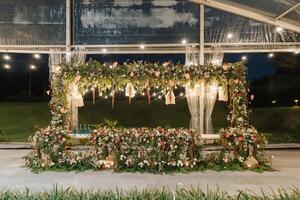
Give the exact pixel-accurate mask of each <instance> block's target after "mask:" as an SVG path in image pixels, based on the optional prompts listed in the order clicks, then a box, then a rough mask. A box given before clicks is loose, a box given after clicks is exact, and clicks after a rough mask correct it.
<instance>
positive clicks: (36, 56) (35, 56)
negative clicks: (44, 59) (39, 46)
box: [33, 53, 41, 59]
mask: <svg viewBox="0 0 300 200" xmlns="http://www.w3.org/2000/svg"><path fill="white" fill-rule="evenodd" d="M33 57H34V58H36V59H40V58H41V55H40V54H37V53H36V54H34V55H33Z"/></svg>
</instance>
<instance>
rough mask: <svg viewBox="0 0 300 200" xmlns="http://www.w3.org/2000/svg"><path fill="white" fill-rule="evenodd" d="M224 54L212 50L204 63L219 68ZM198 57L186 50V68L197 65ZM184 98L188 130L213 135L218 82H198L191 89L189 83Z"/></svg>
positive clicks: (216, 49) (218, 49)
mask: <svg viewBox="0 0 300 200" xmlns="http://www.w3.org/2000/svg"><path fill="white" fill-rule="evenodd" d="M223 56H224V54H223V53H222V52H221V49H220V48H217V47H216V48H214V52H213V53H212V54H209V55H208V57H206V63H211V64H213V67H221V66H222V62H223ZM197 58H198V56H197V54H195V53H189V52H188V48H187V53H186V61H185V64H186V67H188V66H190V65H192V64H196V63H198V60H197ZM185 91H186V98H187V103H188V107H189V111H190V114H191V120H190V129H194V130H195V131H197V132H198V133H199V134H213V133H214V128H213V123H212V113H213V110H214V107H215V103H216V100H217V96H218V82H217V81H212V82H209V83H205V81H204V80H203V81H201V80H200V81H199V83H197V84H195V85H194V86H193V87H192V86H191V84H190V83H187V84H186V85H185Z"/></svg>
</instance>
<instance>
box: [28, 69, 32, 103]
mask: <svg viewBox="0 0 300 200" xmlns="http://www.w3.org/2000/svg"><path fill="white" fill-rule="evenodd" d="M28 96H29V97H31V69H29V77H28Z"/></svg>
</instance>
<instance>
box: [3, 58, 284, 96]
mask: <svg viewBox="0 0 300 200" xmlns="http://www.w3.org/2000/svg"><path fill="white" fill-rule="evenodd" d="M4 55H9V56H10V57H11V59H10V60H8V61H6V60H5V59H4V58H3V56H4ZM243 55H246V56H247V60H248V64H247V65H248V80H249V81H252V80H254V79H257V78H260V77H262V76H265V75H270V74H272V73H274V67H273V66H272V65H271V62H270V58H268V56H267V54H225V57H224V61H227V62H236V61H239V60H240V59H241V57H242V56H243ZM275 56H279V54H275ZM0 57H1V59H0V65H1V68H0V84H1V85H0V97H2V98H3V97H7V96H12V95H16V94H20V93H21V92H22V90H23V93H26V90H27V89H28V84H29V83H28V82H29V78H28V77H29V68H30V65H34V66H36V69H35V70H32V92H33V95H36V96H40V95H42V94H43V92H45V91H46V90H47V89H48V88H49V83H48V78H49V70H48V55H41V58H40V59H36V58H34V55H33V54H4V53H2V54H0ZM88 59H96V60H99V61H118V62H119V63H122V62H125V61H128V60H144V61H150V62H156V61H159V62H164V61H166V60H172V61H173V62H175V63H177V62H180V63H184V59H185V56H184V55H183V54H181V55H91V56H87V60H88ZM5 64H9V65H10V67H11V68H10V69H5V67H4V65H5Z"/></svg>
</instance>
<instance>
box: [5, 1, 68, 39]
mask: <svg viewBox="0 0 300 200" xmlns="http://www.w3.org/2000/svg"><path fill="white" fill-rule="evenodd" d="M65 20H66V17H65V0H51V1H49V0H1V1H0V44H3V45H6V44H10V45H30V44H35V45H39V44H44V45H45V44H48V45H50V44H64V43H65Z"/></svg>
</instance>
